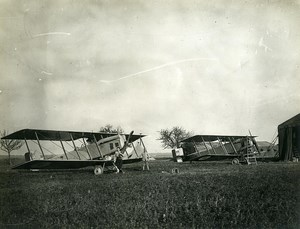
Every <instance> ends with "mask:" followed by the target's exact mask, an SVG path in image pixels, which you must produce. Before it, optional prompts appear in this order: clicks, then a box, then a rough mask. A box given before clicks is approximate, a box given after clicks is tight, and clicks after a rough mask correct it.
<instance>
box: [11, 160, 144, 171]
mask: <svg viewBox="0 0 300 229" xmlns="http://www.w3.org/2000/svg"><path fill="white" fill-rule="evenodd" d="M141 160H142V158H134V159H126V160H123V163H124V164H130V163H135V162H140V161H141ZM99 165H100V166H113V165H114V163H113V161H112V160H33V161H28V162H25V163H23V164H20V165H16V166H14V167H12V169H27V170H29V169H49V170H50V169H80V168H85V167H88V166H99Z"/></svg>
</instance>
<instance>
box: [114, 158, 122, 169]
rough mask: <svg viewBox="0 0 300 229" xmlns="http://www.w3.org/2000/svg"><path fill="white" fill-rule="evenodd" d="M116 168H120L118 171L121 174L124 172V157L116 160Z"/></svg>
mask: <svg viewBox="0 0 300 229" xmlns="http://www.w3.org/2000/svg"><path fill="white" fill-rule="evenodd" d="M115 164H116V166H117V167H118V169H119V170H120V172H121V171H122V166H123V160H122V157H120V156H119V157H117V158H116V163H115Z"/></svg>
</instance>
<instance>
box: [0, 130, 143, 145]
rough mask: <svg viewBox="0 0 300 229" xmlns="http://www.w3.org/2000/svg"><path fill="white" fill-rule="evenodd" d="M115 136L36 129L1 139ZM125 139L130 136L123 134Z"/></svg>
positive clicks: (137, 136) (52, 139)
mask: <svg viewBox="0 0 300 229" xmlns="http://www.w3.org/2000/svg"><path fill="white" fill-rule="evenodd" d="M114 135H117V133H103V132H79V131H60V130H38V129H23V130H19V131H16V132H14V133H12V134H9V135H7V136H5V137H3V138H2V139H17V140H24V139H26V140H37V137H38V139H39V140H48V141H60V140H61V141H71V140H72V138H73V140H76V139H80V138H88V139H94V137H95V138H96V139H97V141H98V140H100V139H103V138H107V137H111V136H114ZM125 136H126V139H128V138H129V136H130V134H125ZM141 137H145V135H132V136H131V138H130V141H129V143H131V142H134V141H136V140H137V139H139V138H141Z"/></svg>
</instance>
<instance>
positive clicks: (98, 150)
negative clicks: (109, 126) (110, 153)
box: [93, 134, 103, 158]
mask: <svg viewBox="0 0 300 229" xmlns="http://www.w3.org/2000/svg"><path fill="white" fill-rule="evenodd" d="M101 136H102V135H101ZM93 137H94V141H95V144H96V147H97V150H98V152H99V155H100V157H101V158H103V156H102V153H101V151H100V148H99V146H98V143H97V139H96V137H95V135H94V134H93Z"/></svg>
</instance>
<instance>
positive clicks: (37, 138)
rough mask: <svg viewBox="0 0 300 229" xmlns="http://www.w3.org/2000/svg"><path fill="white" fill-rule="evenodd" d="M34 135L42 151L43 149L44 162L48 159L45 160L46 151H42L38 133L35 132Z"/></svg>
mask: <svg viewBox="0 0 300 229" xmlns="http://www.w3.org/2000/svg"><path fill="white" fill-rule="evenodd" d="M34 133H35V137H36V140H37V142H38V144H39V147H40V149H41V152H42V154H43V158H44V160H45V159H46V158H45V154H44V151H43V149H42V146H41V143H40V140H39V137H38V134H37V133H36V132H34Z"/></svg>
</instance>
